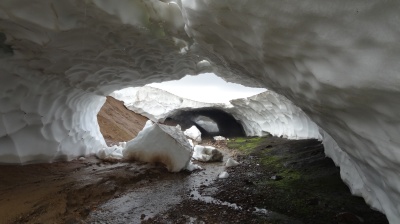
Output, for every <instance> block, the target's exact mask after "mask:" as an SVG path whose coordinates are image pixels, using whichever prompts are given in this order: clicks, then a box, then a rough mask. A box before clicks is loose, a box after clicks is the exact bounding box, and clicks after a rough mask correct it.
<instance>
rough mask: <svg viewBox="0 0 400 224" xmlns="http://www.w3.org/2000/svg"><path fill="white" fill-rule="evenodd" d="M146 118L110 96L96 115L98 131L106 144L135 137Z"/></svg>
mask: <svg viewBox="0 0 400 224" xmlns="http://www.w3.org/2000/svg"><path fill="white" fill-rule="evenodd" d="M147 120H148V119H147V118H146V117H144V116H142V115H140V114H137V113H135V112H133V111H130V110H128V109H127V108H126V107H125V106H124V103H123V102H122V101H119V100H116V99H114V98H112V97H111V96H108V97H107V100H106V102H105V103H104V105H103V107H102V108H101V110H100V111H99V113H98V115H97V121H98V123H99V126H100V131H101V133H102V134H103V136H104V139H105V140H106V142H107V144H108V145H112V144H116V143H118V142H125V141H129V140H131V139H133V138H134V137H136V135H137V133H138V132H139V131H141V130H142V129H143V127H144V125H145V123H146V121H147Z"/></svg>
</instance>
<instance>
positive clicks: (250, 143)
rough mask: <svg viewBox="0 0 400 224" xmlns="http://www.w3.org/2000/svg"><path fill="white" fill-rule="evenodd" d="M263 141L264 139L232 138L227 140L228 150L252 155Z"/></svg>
mask: <svg viewBox="0 0 400 224" xmlns="http://www.w3.org/2000/svg"><path fill="white" fill-rule="evenodd" d="M263 140H265V137H244V138H234V139H231V140H229V142H228V148H230V149H236V150H239V151H240V152H242V153H243V154H246V155H248V154H250V153H252V152H253V151H254V150H255V149H256V148H257V146H259V145H260V144H261V143H262V142H263Z"/></svg>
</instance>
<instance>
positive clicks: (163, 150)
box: [122, 124, 194, 172]
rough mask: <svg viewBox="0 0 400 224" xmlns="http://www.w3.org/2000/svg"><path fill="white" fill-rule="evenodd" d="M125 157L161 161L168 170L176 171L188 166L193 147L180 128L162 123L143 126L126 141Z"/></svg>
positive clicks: (145, 160)
mask: <svg viewBox="0 0 400 224" xmlns="http://www.w3.org/2000/svg"><path fill="white" fill-rule="evenodd" d="M122 153H123V157H124V158H125V159H135V160H139V161H144V162H160V163H163V164H164V165H165V166H166V167H167V169H168V171H170V172H178V171H181V170H182V169H185V168H186V167H188V168H189V167H191V168H194V167H193V166H188V165H189V162H190V158H191V157H192V153H193V149H192V147H191V146H190V144H189V142H188V140H187V139H186V137H185V135H184V134H183V132H182V131H181V130H179V129H178V128H176V127H171V126H166V125H162V124H153V125H151V126H148V127H145V128H143V130H142V131H140V132H139V133H138V135H137V136H136V138H134V139H132V140H131V141H129V142H127V143H126V147H125V149H124V150H123V151H122Z"/></svg>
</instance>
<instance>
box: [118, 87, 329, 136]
mask: <svg viewBox="0 0 400 224" xmlns="http://www.w3.org/2000/svg"><path fill="white" fill-rule="evenodd" d="M111 96H113V97H115V98H116V99H118V100H121V101H123V102H124V105H125V106H126V107H127V108H128V109H130V110H132V111H134V112H136V113H139V114H142V115H143V116H146V117H148V118H149V119H151V120H153V121H156V122H164V121H165V119H167V118H171V117H172V118H173V117H177V116H178V117H179V116H181V115H182V114H186V117H185V118H186V119H189V120H190V119H192V118H191V117H190V114H191V113H192V114H193V113H195V114H200V113H199V112H201V111H203V113H201V114H202V115H206V114H207V112H206V111H207V110H217V111H221V112H224V113H226V114H228V115H229V116H233V118H232V119H233V120H235V122H240V124H241V126H242V127H243V129H244V131H245V134H246V135H247V136H263V135H265V134H272V135H274V136H278V137H280V136H282V137H285V138H289V139H310V138H314V139H319V140H321V139H322V136H321V133H320V132H323V131H321V130H319V127H318V126H317V125H316V124H315V123H314V122H313V121H312V120H310V118H309V117H308V116H307V115H306V114H305V113H304V112H303V111H302V110H301V109H300V108H298V107H297V106H295V105H294V104H293V103H292V102H290V101H289V100H288V99H286V98H285V97H283V96H280V95H279V94H276V93H274V92H272V91H265V92H263V93H260V94H257V95H254V96H251V97H248V98H243V99H235V100H231V101H230V103H203V102H198V101H193V100H189V99H185V98H182V97H179V96H176V95H174V94H171V93H169V92H166V91H164V90H161V89H157V88H153V87H149V86H145V87H138V88H126V89H122V90H117V91H115V92H113V93H112V94H111ZM204 112H206V113H204ZM220 116H224V115H220ZM209 117H210V118H211V117H212V116H210V115H209ZM217 117H218V116H217ZM217 117H216V118H217ZM192 120H193V119H192ZM215 120H218V119H215ZM228 122H232V121H228ZM191 125H192V124H191V123H190V126H191ZM228 137H229V136H228Z"/></svg>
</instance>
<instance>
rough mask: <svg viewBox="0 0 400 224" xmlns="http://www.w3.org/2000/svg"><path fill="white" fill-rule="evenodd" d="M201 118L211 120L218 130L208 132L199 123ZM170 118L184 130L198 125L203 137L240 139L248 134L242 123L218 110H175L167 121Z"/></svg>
mask: <svg viewBox="0 0 400 224" xmlns="http://www.w3.org/2000/svg"><path fill="white" fill-rule="evenodd" d="M200 116H203V117H206V118H209V119H211V120H212V121H214V122H215V124H216V126H217V130H215V131H212V130H207V127H204V126H203V125H201V123H199V120H198V118H199V117H200ZM168 118H170V119H172V120H174V121H176V122H177V123H179V124H182V125H183V126H182V125H181V126H182V128H183V129H186V128H190V127H191V126H192V125H196V126H197V128H199V130H200V131H201V132H202V136H204V135H205V136H209V137H211V136H217V135H222V136H224V137H239V136H245V135H246V133H245V131H244V129H243V127H242V124H241V123H240V121H238V120H236V119H235V117H234V116H232V115H231V114H229V113H227V112H225V111H223V110H221V109H218V108H197V109H187V110H179V109H178V110H175V111H174V112H172V113H170V114H169V115H168V117H167V119H168Z"/></svg>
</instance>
